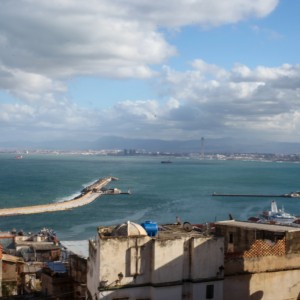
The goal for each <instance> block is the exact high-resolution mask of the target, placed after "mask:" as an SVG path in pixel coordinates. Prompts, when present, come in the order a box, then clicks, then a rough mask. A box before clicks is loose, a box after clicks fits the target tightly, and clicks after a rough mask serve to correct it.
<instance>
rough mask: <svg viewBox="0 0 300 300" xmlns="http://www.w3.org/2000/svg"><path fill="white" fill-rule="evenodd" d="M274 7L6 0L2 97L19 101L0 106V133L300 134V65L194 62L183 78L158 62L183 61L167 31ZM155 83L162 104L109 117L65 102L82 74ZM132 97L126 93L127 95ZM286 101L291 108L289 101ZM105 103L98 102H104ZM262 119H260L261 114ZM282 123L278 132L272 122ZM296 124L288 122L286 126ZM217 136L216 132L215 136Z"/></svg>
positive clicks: (236, 1)
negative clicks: (287, 130)
mask: <svg viewBox="0 0 300 300" xmlns="http://www.w3.org/2000/svg"><path fill="white" fill-rule="evenodd" d="M277 4H278V0H264V1H253V0H223V1H219V0H210V1H206V0H172V1H171V0H166V1H161V2H155V1H154V2H153V1H152V2H151V1H148V0H147V1H146V0H124V1H115V0H103V1H97V0H91V1H84V0H77V1H70V0H53V1H40V0H3V1H2V2H1V10H0V90H3V91H5V92H7V93H10V94H11V95H12V96H14V97H15V98H16V99H17V100H16V103H5V104H4V103H1V104H0V124H1V125H2V129H1V132H2V133H3V134H4V133H5V131H6V132H8V130H7V129H15V130H18V129H20V130H21V128H22V129H23V130H25V128H27V129H28V132H34V131H35V132H41V133H42V132H43V130H44V132H45V131H47V130H49V131H51V130H52V131H56V132H59V131H61V134H66V135H67V134H68V132H69V133H72V132H79V131H80V130H81V131H83V130H85V131H86V132H87V131H89V132H90V135H91V136H92V135H95V136H96V135H97V134H98V133H99V132H100V131H101V129H102V128H105V129H106V133H107V134H116V132H117V133H118V134H119V135H123V136H126V135H128V132H131V133H132V132H134V133H135V135H136V136H139V137H145V136H146V135H147V136H148V137H160V138H170V137H172V138H180V139H185V138H190V137H195V136H197V135H200V136H202V135H203V133H202V132H201V130H203V131H205V132H207V133H212V132H213V130H214V129H216V130H217V132H218V134H219V133H220V134H221V133H231V132H235V128H238V127H239V126H244V125H245V124H246V123H247V125H249V127H250V128H252V129H253V130H266V128H263V125H262V124H263V122H265V121H266V120H267V121H268V124H270V125H269V126H268V128H270V130H271V128H273V129H274V128H279V129H280V125H281V124H282V123H283V122H286V120H288V117H291V119H292V120H294V121H293V125H291V127H292V128H295V130H296V128H298V125H299V124H298V122H297V118H296V117H297V116H298V108H297V105H296V103H297V101H298V97H299V95H298V94H297V93H298V90H297V88H296V85H297V84H298V83H299V67H298V66H292V65H283V66H280V67H278V68H273V69H272V68H266V67H263V66H261V67H258V68H256V69H250V68H248V67H247V66H243V65H236V66H234V68H233V69H232V70H230V71H228V70H225V69H223V68H221V67H219V66H217V65H213V64H208V63H206V62H205V61H203V60H201V59H198V60H195V61H193V62H192V64H191V69H190V70H188V71H186V72H178V71H176V70H174V69H172V68H170V67H165V68H164V69H163V73H162V74H159V72H158V71H157V68H154V67H153V66H155V65H159V66H160V65H161V64H164V63H165V64H166V63H167V60H168V59H169V58H170V57H172V56H174V55H176V54H177V49H176V48H175V47H174V46H173V45H171V44H170V43H169V42H168V41H167V40H166V37H165V35H164V30H173V29H179V30H180V28H181V27H184V26H191V25H193V26H194V25H196V26H199V27H203V28H207V27H213V26H220V25H223V24H230V23H236V22H238V21H241V20H245V19H248V18H251V17H255V18H261V17H264V16H266V15H268V14H269V13H271V12H272V11H273V10H274V9H275V7H276V5H277ZM86 75H88V76H99V77H101V78H118V79H126V78H138V79H141V80H145V79H149V78H153V77H157V78H158V79H159V80H161V81H160V82H161V84H162V85H161V88H160V94H162V95H163V96H164V99H165V100H164V102H162V101H161V100H160V99H151V100H150V99H140V100H139V101H132V100H130V99H129V100H126V101H125V100H124V101H121V102H119V103H118V104H116V105H115V106H113V107H111V108H108V109H106V110H105V111H104V112H101V111H95V110H93V111H92V110H87V109H83V108H81V107H78V106H76V105H75V104H74V103H72V100H71V99H67V98H66V92H67V81H68V79H70V78H72V77H76V76H86ZM125 97H126V96H125ZM286 97H289V99H290V101H289V102H288V103H287V101H284V99H285V98H286ZM99 101H100V100H99ZM258 116H259V117H258ZM276 124H277V125H276ZM290 124H291V123H290ZM215 132H216V131H215Z"/></svg>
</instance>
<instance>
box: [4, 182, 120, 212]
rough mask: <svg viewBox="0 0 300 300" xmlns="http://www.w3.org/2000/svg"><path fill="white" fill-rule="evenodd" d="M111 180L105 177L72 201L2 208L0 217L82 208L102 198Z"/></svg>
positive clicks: (86, 188)
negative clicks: (103, 190)
mask: <svg viewBox="0 0 300 300" xmlns="http://www.w3.org/2000/svg"><path fill="white" fill-rule="evenodd" d="M112 180H117V179H116V178H114V177H106V178H102V179H99V180H97V181H96V182H94V183H92V184H91V185H89V186H87V187H85V188H84V189H83V190H82V191H81V194H80V195H78V196H76V197H75V198H73V199H70V200H65V201H63V202H56V203H49V204H41V205H33V206H22V207H11V208H2V209H0V217H4V216H16V215H27V214H39V213H46V212H54V211H62V210H69V209H73V208H76V207H80V206H84V205H87V204H89V203H91V202H93V201H94V200H96V199H97V198H99V197H100V196H102V195H103V194H104V193H103V192H102V191H101V189H102V188H103V187H104V186H106V185H107V184H109V183H110V182H111V181H112Z"/></svg>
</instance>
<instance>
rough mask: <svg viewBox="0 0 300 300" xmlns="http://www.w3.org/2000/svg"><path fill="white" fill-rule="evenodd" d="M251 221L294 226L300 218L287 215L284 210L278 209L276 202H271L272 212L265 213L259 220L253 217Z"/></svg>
mask: <svg viewBox="0 0 300 300" xmlns="http://www.w3.org/2000/svg"><path fill="white" fill-rule="evenodd" d="M248 220H249V221H252V222H253V221H254V220H255V222H259V223H271V224H285V225H287V224H293V223H297V220H298V218H297V217H296V216H295V215H292V214H290V213H287V212H285V211H284V208H283V207H282V209H278V207H277V203H276V201H275V200H273V201H272V202H271V210H267V211H263V212H262V214H261V215H259V217H258V218H254V217H251V218H249V219H248Z"/></svg>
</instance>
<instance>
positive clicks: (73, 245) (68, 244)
mask: <svg viewBox="0 0 300 300" xmlns="http://www.w3.org/2000/svg"><path fill="white" fill-rule="evenodd" d="M60 243H61V245H62V246H64V247H65V248H66V249H67V250H68V251H69V252H71V253H73V254H76V255H78V256H80V257H82V258H88V257H89V243H88V241H87V240H82V241H60Z"/></svg>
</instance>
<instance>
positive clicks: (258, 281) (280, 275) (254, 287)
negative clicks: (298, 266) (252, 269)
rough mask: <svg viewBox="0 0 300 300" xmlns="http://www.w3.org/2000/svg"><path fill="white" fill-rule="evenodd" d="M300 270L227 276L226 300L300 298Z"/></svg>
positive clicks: (285, 299)
mask: <svg viewBox="0 0 300 300" xmlns="http://www.w3.org/2000/svg"><path fill="white" fill-rule="evenodd" d="M299 296H300V270H289V271H279V272H268V273H257V274H252V275H251V274H245V275H235V276H226V277H225V280H224V300H241V299H251V300H260V299H276V300H287V299H299Z"/></svg>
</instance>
